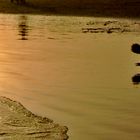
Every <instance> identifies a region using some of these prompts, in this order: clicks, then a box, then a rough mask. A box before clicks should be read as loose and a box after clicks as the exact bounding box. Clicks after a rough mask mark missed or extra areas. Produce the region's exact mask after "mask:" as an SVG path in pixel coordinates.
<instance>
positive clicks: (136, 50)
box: [131, 43, 140, 54]
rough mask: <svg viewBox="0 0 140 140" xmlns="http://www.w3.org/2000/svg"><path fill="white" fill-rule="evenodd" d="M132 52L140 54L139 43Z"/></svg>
mask: <svg viewBox="0 0 140 140" xmlns="http://www.w3.org/2000/svg"><path fill="white" fill-rule="evenodd" d="M131 50H132V52H134V53H137V54H140V45H139V44H137V43H135V44H133V45H132V48H131Z"/></svg>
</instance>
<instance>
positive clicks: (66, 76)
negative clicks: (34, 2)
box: [0, 14, 140, 140]
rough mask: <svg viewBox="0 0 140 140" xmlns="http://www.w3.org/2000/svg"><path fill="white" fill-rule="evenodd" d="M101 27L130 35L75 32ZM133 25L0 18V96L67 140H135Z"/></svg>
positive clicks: (137, 95)
mask: <svg viewBox="0 0 140 140" xmlns="http://www.w3.org/2000/svg"><path fill="white" fill-rule="evenodd" d="M106 21H120V22H121V23H125V24H124V25H123V24H119V25H116V26H117V27H118V26H119V27H121V28H122V26H123V27H127V26H128V25H130V26H129V27H130V31H129V32H119V31H117V32H113V33H107V32H99V33H91V32H86V33H84V32H83V31H82V29H83V28H87V27H91V26H92V27H98V26H103V23H104V22H106ZM139 23H140V20H127V19H113V18H94V17H68V16H67V17H65V16H37V15H36V16H33V15H12V14H10V15H7V14H1V15H0V91H1V92H0V95H2V96H6V97H10V98H12V99H15V100H18V101H19V102H21V103H22V104H23V105H24V106H25V107H27V108H28V109H29V110H31V111H32V112H33V113H36V114H39V115H43V116H47V117H49V118H51V119H53V120H55V122H58V123H61V124H63V125H66V126H68V127H69V136H70V139H71V140H85V139H88V140H93V139H95V140H112V139H113V140H118V139H120V140H122V139H127V140H139V138H140V134H139V129H140V119H139V116H140V110H139V107H140V102H139V99H140V90H139V89H140V88H139V87H140V86H139V83H137V84H133V82H132V77H133V76H134V75H136V74H138V73H140V67H138V66H136V65H135V64H136V63H138V62H139V61H140V56H139V55H138V54H134V53H132V52H131V45H132V44H133V43H139V42H140V36H139V34H140V31H139ZM95 24H96V25H95ZM100 24H102V25H100ZM104 26H105V25H104ZM104 26H103V27H104ZM111 26H112V25H111ZM113 26H114V25H113Z"/></svg>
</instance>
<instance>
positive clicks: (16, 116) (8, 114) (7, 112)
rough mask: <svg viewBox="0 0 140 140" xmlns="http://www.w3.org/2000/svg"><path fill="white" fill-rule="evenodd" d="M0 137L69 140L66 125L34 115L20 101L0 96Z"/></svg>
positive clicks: (6, 138) (15, 139) (22, 139)
mask: <svg viewBox="0 0 140 140" xmlns="http://www.w3.org/2000/svg"><path fill="white" fill-rule="evenodd" d="M0 126H1V127H0V139H4V140H9V139H10V140H11V139H13V140H19V139H20V140H24V139H26V140H28V139H30V140H31V139H32V140H33V139H40V140H42V139H47V140H67V139H68V136H67V134H66V133H67V130H68V128H67V127H65V126H60V125H58V124H55V123H53V121H52V120H50V119H48V118H43V117H40V116H37V115H34V114H33V113H31V112H30V111H28V110H27V109H26V108H24V107H23V106H22V105H21V104H20V103H19V102H16V101H12V100H10V99H8V98H6V97H0Z"/></svg>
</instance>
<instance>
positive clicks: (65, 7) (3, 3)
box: [0, 0, 140, 18]
mask: <svg viewBox="0 0 140 140" xmlns="http://www.w3.org/2000/svg"><path fill="white" fill-rule="evenodd" d="M26 1H27V3H26V4H25V5H18V4H16V3H11V2H10V0H0V13H16V14H17V13H18V14H19V13H28V14H47V15H48V14H55V15H82V16H110V17H111V16H112V17H114V16H115V17H135V18H136V17H137V18H139V13H140V8H139V7H140V2H139V1H138V0H124V1H122V0H106V1H103V0H98V1H97V0H94V1H91V0H88V1H87V0H83V1H80V0H77V1H73V0H70V1H67V0H61V1H58V0H53V1H50V0H40V1H39V0H26Z"/></svg>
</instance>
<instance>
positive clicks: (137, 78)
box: [132, 74, 140, 85]
mask: <svg viewBox="0 0 140 140" xmlns="http://www.w3.org/2000/svg"><path fill="white" fill-rule="evenodd" d="M132 81H133V83H134V84H136V85H137V84H140V74H136V75H134V76H133V77H132Z"/></svg>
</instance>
